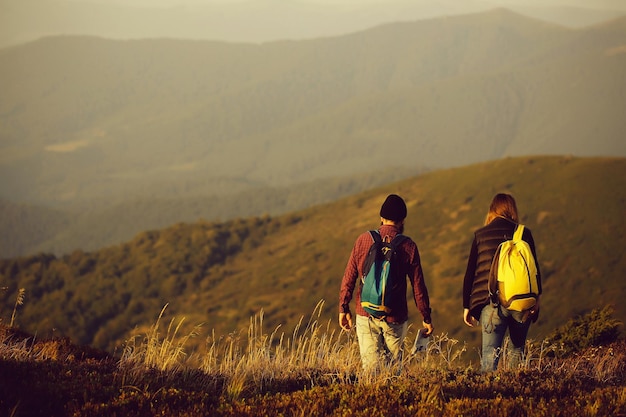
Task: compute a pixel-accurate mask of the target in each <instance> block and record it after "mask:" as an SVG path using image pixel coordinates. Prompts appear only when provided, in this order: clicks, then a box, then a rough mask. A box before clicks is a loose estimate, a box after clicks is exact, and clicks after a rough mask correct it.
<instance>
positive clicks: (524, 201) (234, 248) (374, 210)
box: [0, 157, 626, 353]
mask: <svg viewBox="0 0 626 417" xmlns="http://www.w3.org/2000/svg"><path fill="white" fill-rule="evenodd" d="M625 173H626V160H624V159H622V158H571V157H525V158H507V159H503V160H497V161H492V162H488V163H481V164H476V165H471V166H467V167H462V168H455V169H449V170H443V171H438V172H433V173H429V174H425V175H421V176H419V177H414V178H411V179H408V180H404V181H401V182H398V183H395V184H393V185H389V186H384V187H381V188H377V189H373V190H370V191H367V192H363V193H359V194H357V195H354V196H352V197H348V198H345V199H341V200H338V201H337V202H333V203H330V204H325V205H320V206H317V207H314V208H311V209H307V210H303V211H298V212H293V213H291V214H288V215H283V216H278V217H274V218H271V217H264V218H251V219H246V220H243V219H241V220H235V221H231V222H227V223H208V222H200V223H190V224H178V225H176V226H174V227H170V228H167V229H163V230H155V231H149V232H145V233H141V234H140V235H138V236H137V237H136V238H135V239H133V240H132V241H129V242H128V243H125V244H122V245H118V246H111V247H109V248H106V249H102V250H99V251H94V252H81V251H77V252H74V253H73V254H71V255H68V256H64V257H61V258H56V257H54V256H51V255H44V254H42V255H38V256H35V257H28V258H17V259H12V260H5V261H2V262H0V283H1V284H2V285H3V286H7V287H8V290H7V291H5V292H4V293H3V294H2V297H3V298H2V299H3V301H2V305H3V306H5V307H3V309H6V310H8V309H9V308H12V307H13V304H14V303H15V297H16V294H17V291H18V289H19V288H25V290H26V302H25V304H24V305H23V306H21V307H20V308H19V309H18V316H17V319H18V321H17V322H18V324H19V325H20V326H21V327H22V328H23V329H24V330H27V331H30V332H35V331H36V332H37V333H38V334H41V335H45V334H47V333H50V332H52V331H54V332H55V333H56V334H66V335H69V336H70V337H72V338H73V339H74V340H76V341H78V342H80V343H85V344H91V345H93V346H95V347H100V348H106V349H109V350H114V349H115V348H116V347H119V346H120V345H121V343H122V341H124V340H125V339H127V338H128V337H129V336H130V334H132V333H133V329H135V331H142V330H145V329H146V328H147V327H146V326H149V324H150V323H152V322H153V320H154V317H155V316H156V315H157V314H158V312H159V311H160V310H161V308H162V307H163V306H164V305H165V304H166V303H169V307H168V315H171V316H176V317H182V316H184V317H186V320H185V322H186V323H188V324H189V325H190V326H191V325H196V324H200V323H204V325H203V334H204V335H207V334H208V332H210V330H211V329H214V330H215V331H216V334H218V335H226V334H228V333H230V332H231V331H233V330H235V329H238V328H245V327H247V325H248V324H249V323H248V321H249V319H250V317H251V316H252V315H254V314H257V313H258V312H259V311H261V310H263V311H264V320H265V326H266V328H268V329H273V328H275V327H276V326H278V325H283V327H282V328H281V331H282V330H284V331H286V332H287V333H289V332H290V331H291V330H292V329H293V326H295V325H296V323H297V320H298V319H299V318H300V317H301V316H302V315H305V314H309V313H310V312H312V311H313V310H314V307H315V305H316V304H317V303H318V302H319V300H320V299H324V300H326V303H325V307H324V310H323V311H322V316H321V318H322V319H323V320H326V319H328V320H331V321H332V322H331V325H332V326H335V325H336V324H335V320H336V312H337V298H338V290H339V283H340V280H341V275H342V273H343V268H344V266H345V263H346V261H347V258H348V255H349V252H350V249H351V247H352V244H353V241H354V239H355V238H356V236H357V235H358V234H359V233H361V232H363V231H365V230H367V229H369V228H375V227H377V224H378V210H379V208H380V204H381V203H382V201H383V199H384V197H385V196H386V195H387V194H388V193H391V192H396V193H399V194H400V195H403V196H404V197H405V198H406V200H407V204H408V208H409V217H408V219H407V223H406V230H405V231H406V233H407V234H408V235H410V236H412V237H413V238H414V240H415V241H416V242H417V243H418V246H419V248H420V252H421V255H422V262H423V267H424V271H425V274H426V280H427V285H428V287H429V291H430V295H431V302H432V306H433V309H434V313H433V317H434V323H435V326H436V332H437V333H447V334H449V335H450V337H453V338H456V339H458V340H461V341H466V342H468V344H469V346H470V347H471V346H475V345H476V341H477V340H478V339H479V337H480V332H479V331H478V330H476V329H474V330H470V329H467V328H465V327H464V326H463V325H462V321H461V312H462V306H461V286H462V278H463V273H464V268H465V262H466V257H467V254H468V252H469V246H470V243H471V240H472V232H473V230H475V229H476V228H478V227H480V226H481V224H482V221H483V218H484V215H485V214H486V210H487V207H488V204H489V202H490V200H491V197H492V196H493V194H494V193H496V192H500V191H508V192H511V193H512V194H513V195H514V196H515V197H516V199H517V201H518V208H519V210H520V213H521V216H522V221H523V223H525V224H526V225H527V227H529V228H531V229H532V231H533V234H534V236H535V240H536V242H537V250H538V256H539V262H540V265H541V268H542V273H543V280H544V281H543V282H544V291H545V294H544V297H543V298H542V314H541V316H540V319H539V321H538V322H537V324H536V325H534V326H532V329H531V337H542V336H545V335H546V334H547V333H549V332H551V331H552V330H553V329H554V328H556V327H557V326H559V325H562V324H563V323H565V322H566V321H568V320H569V319H570V318H572V317H573V316H575V315H578V314H581V313H584V312H587V311H590V310H591V309H593V308H596V307H599V306H604V305H606V304H612V305H614V307H615V316H616V318H618V319H619V320H621V321H622V322H624V321H625V320H626V309H625V307H624V306H623V304H622V303H621V302H620V301H621V300H622V299H623V297H624V291H625V290H626V288H625V287H624V284H623V278H624V274H625V272H626V264H625V263H624V258H623V256H622V252H621V251H620V250H619V249H617V248H620V247H623V245H624V243H625V242H624V240H625V239H626V237H625V236H624V235H623V234H622V233H619V232H617V231H621V230H624V217H623V213H624V208H625V205H626V195H625V193H626V187H624V181H625V178H626V175H624V174H625ZM3 311H5V310H3ZM410 314H411V321H412V322H419V321H420V319H421V318H419V317H417V316H416V315H417V314H416V309H415V308H414V307H412V306H411V307H410ZM3 316H6V314H3ZM201 339H202V338H200V339H199V340H198V341H197V342H198V343H202V340H201ZM473 353H474V352H473Z"/></svg>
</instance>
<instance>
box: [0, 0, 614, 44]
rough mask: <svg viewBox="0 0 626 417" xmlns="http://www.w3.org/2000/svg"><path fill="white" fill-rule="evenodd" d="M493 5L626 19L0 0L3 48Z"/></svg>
mask: <svg viewBox="0 0 626 417" xmlns="http://www.w3.org/2000/svg"><path fill="white" fill-rule="evenodd" d="M496 7H505V8H509V9H511V10H513V11H515V12H518V13H522V14H526V15H527V16H530V17H534V18H540V19H543V20H548V21H551V22H553V23H557V24H561V25H565V26H570V27H580V26H586V25H589V24H595V23H597V22H601V21H604V20H608V19H610V18H614V17H616V16H619V15H620V14H626V0H0V48H1V47H5V46H9V45H12V44H17V43H23V42H27V41H31V40H34V39H37V38H40V37H43V36H50V35H59V34H72V35H76V34H77V35H93V36H100V37H104V38H116V39H129V38H130V39H133V38H153V37H170V38H186V39H212V40H225V41H234V42H266V41H271V40H279V39H305V38H313V37H320V36H335V35H340V34H345V33H350V32H354V31H358V30H363V29H367V28H369V27H372V26H376V25H378V24H382V23H388V22H393V21H398V20H421V19H426V18H432V17H437V16H441V15H454V14H464V13H475V12H481V11H485V10H488V9H492V8H496Z"/></svg>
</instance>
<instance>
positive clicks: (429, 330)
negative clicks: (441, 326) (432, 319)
mask: <svg viewBox="0 0 626 417" xmlns="http://www.w3.org/2000/svg"><path fill="white" fill-rule="evenodd" d="M422 326H424V329H426V332H425V333H424V334H425V335H426V336H430V335H431V334H433V330H435V328H434V327H433V324H432V323H426V322H422Z"/></svg>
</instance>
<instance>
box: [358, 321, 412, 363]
mask: <svg viewBox="0 0 626 417" xmlns="http://www.w3.org/2000/svg"><path fill="white" fill-rule="evenodd" d="M407 328H408V323H407V322H406V321H405V322H404V323H400V324H396V323H387V322H386V321H385V320H378V319H375V318H372V317H365V316H360V315H358V314H357V316H356V337H357V339H358V341H359V352H360V354H361V363H362V364H363V369H364V370H366V371H374V372H376V371H377V370H378V369H379V367H380V365H381V364H382V365H384V366H387V367H389V366H396V365H397V366H398V371H399V370H400V369H401V365H402V343H403V342H404V338H405V337H406V333H407Z"/></svg>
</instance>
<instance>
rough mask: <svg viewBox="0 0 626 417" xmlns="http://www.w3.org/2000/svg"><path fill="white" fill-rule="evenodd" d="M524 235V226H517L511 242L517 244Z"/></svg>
mask: <svg viewBox="0 0 626 417" xmlns="http://www.w3.org/2000/svg"><path fill="white" fill-rule="evenodd" d="M523 235H524V225H523V224H518V225H517V226H516V228H515V233H514V234H513V242H519V241H520V240H522V236H523Z"/></svg>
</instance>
